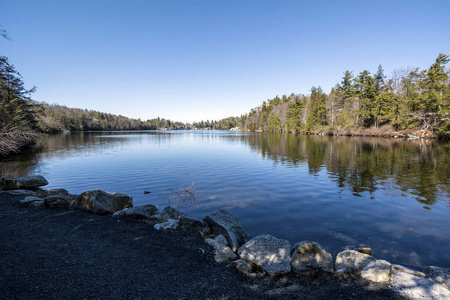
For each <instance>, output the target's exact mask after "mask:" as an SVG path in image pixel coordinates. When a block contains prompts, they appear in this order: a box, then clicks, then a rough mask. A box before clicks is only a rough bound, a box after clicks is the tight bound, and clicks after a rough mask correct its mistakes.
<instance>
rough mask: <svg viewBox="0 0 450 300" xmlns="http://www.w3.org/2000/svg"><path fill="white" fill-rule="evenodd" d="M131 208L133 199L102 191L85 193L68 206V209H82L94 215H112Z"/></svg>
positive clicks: (128, 196)
mask: <svg viewBox="0 0 450 300" xmlns="http://www.w3.org/2000/svg"><path fill="white" fill-rule="evenodd" d="M132 206H133V198H132V197H131V196H130V195H125V194H121V193H108V192H105V191H102V190H95V191H87V192H84V193H82V194H81V195H79V196H78V197H77V198H76V199H75V200H74V201H73V202H72V203H71V204H70V206H69V208H70V209H84V210H89V211H92V212H93V213H95V214H99V215H105V214H113V213H114V212H116V211H119V210H122V209H124V208H127V207H132Z"/></svg>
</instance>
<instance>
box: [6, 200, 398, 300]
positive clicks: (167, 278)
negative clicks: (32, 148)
mask: <svg viewBox="0 0 450 300" xmlns="http://www.w3.org/2000/svg"><path fill="white" fill-rule="evenodd" d="M22 198H23V197H18V196H11V195H8V194H1V193H0V223H1V224H0V228H1V229H0V295H1V296H0V298H2V299H110V298H114V299H118V298H120V299H139V298H144V299H402V298H401V297H399V296H398V295H397V294H395V293H393V292H391V291H390V290H387V289H386V286H380V285H373V284H368V283H365V282H361V281H358V280H354V279H339V278H337V277H335V276H333V275H326V274H321V275H318V276H317V275H316V276H307V275H303V276H299V275H292V274H291V275H287V276H280V277H254V278H251V277H246V276H245V275H242V274H240V273H238V272H237V271H236V270H231V269H228V268H227V267H226V265H223V264H218V263H216V262H215V261H214V259H213V254H212V248H211V247H210V246H208V245H207V244H206V243H205V242H203V240H202V239H201V238H199V237H193V236H188V235H185V234H183V233H180V232H172V233H162V232H159V231H157V230H154V229H153V228H152V227H151V226H150V225H149V224H147V223H145V222H142V221H135V220H123V219H120V220H117V219H114V218H112V217H110V216H98V215H93V214H90V213H88V212H84V211H72V210H61V209H48V208H43V209H36V208H24V207H21V206H20V205H19V203H18V201H19V200H21V199H22ZM200 249H203V250H204V253H203V251H202V250H200Z"/></svg>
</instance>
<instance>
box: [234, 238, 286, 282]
mask: <svg viewBox="0 0 450 300" xmlns="http://www.w3.org/2000/svg"><path fill="white" fill-rule="evenodd" d="M290 248H291V244H290V243H289V242H288V241H286V240H281V239H277V238H275V237H273V236H271V235H261V236H257V237H255V238H253V239H251V240H250V241H248V242H247V243H245V244H244V245H243V246H242V247H241V248H239V250H238V255H239V257H240V259H242V260H243V261H246V262H248V263H249V264H250V265H254V266H256V267H258V268H260V269H262V270H263V271H265V272H266V273H268V274H269V275H281V274H286V273H289V272H290V271H291V256H290Z"/></svg>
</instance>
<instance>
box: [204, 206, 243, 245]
mask: <svg viewBox="0 0 450 300" xmlns="http://www.w3.org/2000/svg"><path fill="white" fill-rule="evenodd" d="M203 221H205V222H206V223H207V224H208V225H209V227H210V228H211V232H212V233H213V234H216V235H223V236H224V237H225V238H226V239H227V242H228V246H229V247H230V248H231V250H233V251H234V252H236V251H237V250H238V249H239V247H240V246H241V245H242V244H244V243H245V239H246V238H247V236H248V235H247V233H246V232H245V231H244V229H243V228H242V226H241V222H240V221H239V218H238V217H236V216H233V215H232V214H230V213H229V212H227V211H226V210H223V209H221V210H218V211H216V212H213V213H212V214H210V215H208V216H206V217H205V218H204V219H203Z"/></svg>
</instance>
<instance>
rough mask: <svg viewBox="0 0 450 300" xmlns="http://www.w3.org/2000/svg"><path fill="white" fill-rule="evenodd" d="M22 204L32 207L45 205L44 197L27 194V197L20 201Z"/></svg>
mask: <svg viewBox="0 0 450 300" xmlns="http://www.w3.org/2000/svg"><path fill="white" fill-rule="evenodd" d="M20 204H22V205H24V206H30V207H44V199H42V198H38V197H34V196H27V197H25V199H23V200H21V201H20Z"/></svg>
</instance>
